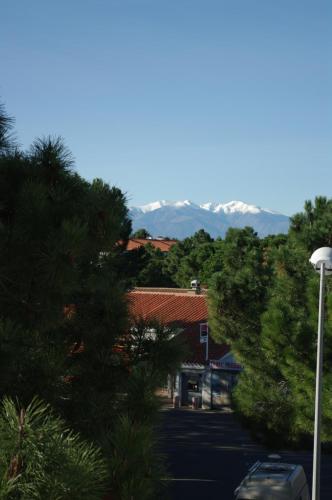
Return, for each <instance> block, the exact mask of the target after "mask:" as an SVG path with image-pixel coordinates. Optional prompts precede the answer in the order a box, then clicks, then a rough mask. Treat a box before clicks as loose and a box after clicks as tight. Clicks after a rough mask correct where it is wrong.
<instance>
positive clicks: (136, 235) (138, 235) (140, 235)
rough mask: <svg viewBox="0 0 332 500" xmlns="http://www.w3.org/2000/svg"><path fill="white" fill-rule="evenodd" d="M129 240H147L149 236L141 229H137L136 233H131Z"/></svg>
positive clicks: (147, 232)
mask: <svg viewBox="0 0 332 500" xmlns="http://www.w3.org/2000/svg"><path fill="white" fill-rule="evenodd" d="M131 238H142V239H145V240H146V239H147V238H151V234H150V233H149V231H147V230H146V229H144V228H142V229H137V231H135V232H134V233H132V235H131Z"/></svg>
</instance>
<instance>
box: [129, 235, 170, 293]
mask: <svg viewBox="0 0 332 500" xmlns="http://www.w3.org/2000/svg"><path fill="white" fill-rule="evenodd" d="M166 259H167V257H166V256H165V255H164V254H163V252H161V250H159V249H158V248H154V247H153V246H152V245H150V244H149V243H148V244H147V245H144V246H141V247H140V248H137V249H135V250H131V251H130V252H126V253H125V254H124V255H123V267H124V269H125V270H126V274H127V280H128V286H129V287H133V286H150V287H173V286H175V283H174V281H173V279H172V277H171V276H170V273H169V271H168V269H167V266H166V264H165V263H166Z"/></svg>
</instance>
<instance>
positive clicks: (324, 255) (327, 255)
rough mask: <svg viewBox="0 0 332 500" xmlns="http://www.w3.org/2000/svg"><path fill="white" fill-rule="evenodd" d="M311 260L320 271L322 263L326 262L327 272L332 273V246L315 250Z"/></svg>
mask: <svg viewBox="0 0 332 500" xmlns="http://www.w3.org/2000/svg"><path fill="white" fill-rule="evenodd" d="M309 260H310V262H311V264H312V265H313V266H314V268H315V270H316V271H317V272H318V273H319V272H320V266H321V264H322V263H324V264H325V274H332V248H329V247H322V248H318V249H317V250H315V251H314V253H313V254H312V256H311V257H310V259H309Z"/></svg>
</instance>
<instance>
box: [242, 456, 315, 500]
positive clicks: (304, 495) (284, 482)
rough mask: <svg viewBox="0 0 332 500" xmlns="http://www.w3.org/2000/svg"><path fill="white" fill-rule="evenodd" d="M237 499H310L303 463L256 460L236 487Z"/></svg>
mask: <svg viewBox="0 0 332 500" xmlns="http://www.w3.org/2000/svg"><path fill="white" fill-rule="evenodd" d="M234 495H235V499H236V500H310V495H309V488H308V483H307V479H306V476H305V473H304V470H303V467H302V466H301V465H295V464H284V463H281V462H256V463H255V464H254V465H253V466H252V467H251V468H250V469H249V471H248V474H247V475H246V477H245V478H244V479H243V481H242V482H241V484H240V485H239V486H238V487H237V488H236V490H235V492H234Z"/></svg>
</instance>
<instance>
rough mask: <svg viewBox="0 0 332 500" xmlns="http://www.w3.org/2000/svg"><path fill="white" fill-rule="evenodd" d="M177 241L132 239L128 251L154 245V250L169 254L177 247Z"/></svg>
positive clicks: (129, 241)
mask: <svg viewBox="0 0 332 500" xmlns="http://www.w3.org/2000/svg"><path fill="white" fill-rule="evenodd" d="M175 243H177V242H176V240H153V239H151V240H150V239H144V238H131V239H130V240H128V244H127V250H136V249H137V248H140V247H142V246H145V245H148V244H150V245H152V246H153V247H154V248H158V249H159V250H161V251H162V252H169V250H170V249H171V248H172V246H173V245H175Z"/></svg>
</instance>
